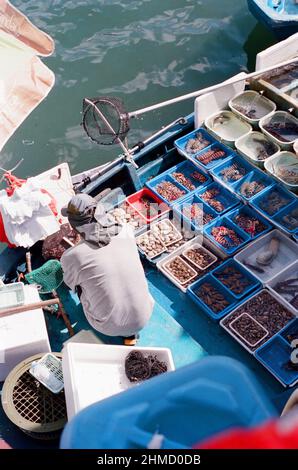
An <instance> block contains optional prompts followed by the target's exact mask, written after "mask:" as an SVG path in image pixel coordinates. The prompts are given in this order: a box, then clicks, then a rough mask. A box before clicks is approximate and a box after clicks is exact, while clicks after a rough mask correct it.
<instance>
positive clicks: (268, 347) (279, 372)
mask: <svg viewBox="0 0 298 470" xmlns="http://www.w3.org/2000/svg"><path fill="white" fill-rule="evenodd" d="M292 352H293V349H292V348H291V347H290V345H289V343H288V342H287V341H286V340H285V339H284V338H283V337H282V336H280V335H279V334H278V335H275V336H273V338H271V339H270V340H269V341H267V342H266V343H265V344H264V345H263V346H261V347H260V348H259V349H257V350H256V352H255V357H256V358H257V359H258V361H260V362H261V363H262V364H263V365H264V366H265V367H266V369H268V370H269V371H270V372H271V373H272V374H273V375H274V376H275V377H276V378H277V379H278V380H279V381H280V382H281V383H282V384H283V385H284V386H286V387H287V386H290V385H294V383H295V382H296V381H297V380H298V370H290V369H288V368H287V367H288V366H287V364H289V361H290V358H291V354H292Z"/></svg>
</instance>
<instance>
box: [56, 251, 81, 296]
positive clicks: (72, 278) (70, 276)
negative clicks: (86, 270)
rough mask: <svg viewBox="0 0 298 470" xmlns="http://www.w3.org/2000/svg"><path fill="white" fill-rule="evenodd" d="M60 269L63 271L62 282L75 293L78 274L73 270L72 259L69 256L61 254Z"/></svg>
mask: <svg viewBox="0 0 298 470" xmlns="http://www.w3.org/2000/svg"><path fill="white" fill-rule="evenodd" d="M60 262H61V267H62V270H63V280H64V282H65V284H66V285H67V286H68V287H69V288H70V289H71V290H72V291H73V292H75V289H76V285H77V281H78V279H77V278H78V272H77V269H76V268H75V263H74V257H73V256H69V254H67V253H65V254H63V256H62V258H61V260H60Z"/></svg>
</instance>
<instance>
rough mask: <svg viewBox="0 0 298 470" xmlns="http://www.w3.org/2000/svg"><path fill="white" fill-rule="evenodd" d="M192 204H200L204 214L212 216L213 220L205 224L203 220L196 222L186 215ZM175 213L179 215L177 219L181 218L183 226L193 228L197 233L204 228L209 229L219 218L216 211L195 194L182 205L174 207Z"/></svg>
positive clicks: (181, 203)
mask: <svg viewBox="0 0 298 470" xmlns="http://www.w3.org/2000/svg"><path fill="white" fill-rule="evenodd" d="M192 204H200V207H201V208H202V210H203V212H204V214H208V215H210V216H211V217H212V220H210V222H206V223H205V224H204V223H203V220H202V219H199V220H196V219H193V218H191V217H189V216H188V215H186V211H190V210H191V205H192ZM173 211H174V213H175V214H176V215H177V217H180V218H181V219H182V222H183V226H185V225H186V226H188V227H192V228H193V229H194V230H196V231H200V230H202V228H203V227H207V226H208V225H209V224H210V223H211V222H213V221H214V220H215V219H216V218H217V217H219V215H218V213H217V212H216V211H214V210H213V209H212V208H211V207H210V206H208V205H207V204H205V203H204V202H203V201H202V200H201V199H200V198H199V197H198V196H197V195H195V194H193V195H192V196H190V197H187V198H186V199H184V200H183V201H182V202H180V204H177V205H175V206H173Z"/></svg>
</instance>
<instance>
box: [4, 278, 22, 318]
mask: <svg viewBox="0 0 298 470" xmlns="http://www.w3.org/2000/svg"><path fill="white" fill-rule="evenodd" d="M24 302H25V294H24V284H23V283H22V282H15V283H13V284H4V283H3V285H0V312H1V310H3V309H5V308H9V307H17V306H18V305H23V304H24Z"/></svg>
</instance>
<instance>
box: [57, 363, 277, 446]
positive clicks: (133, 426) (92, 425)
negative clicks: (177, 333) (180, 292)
mask: <svg viewBox="0 0 298 470" xmlns="http://www.w3.org/2000/svg"><path fill="white" fill-rule="evenodd" d="M152 398H153V399H152ZM276 414H277V412H276V409H275V408H274V407H273V406H272V404H271V403H270V401H269V400H268V397H267V396H266V393H265V392H264V390H262V388H260V386H259V384H258V383H257V382H256V380H255V378H254V377H253V375H252V374H251V373H250V372H249V371H248V369H246V367H244V366H243V365H242V364H241V363H240V362H238V361H236V360H234V359H231V358H229V357H223V356H221V357H219V356H214V357H208V358H205V359H203V360H202V361H200V362H197V363H195V364H192V365H189V366H187V367H184V368H182V369H179V370H177V371H176V372H171V373H168V374H164V375H161V376H159V377H156V378H154V379H152V380H150V381H148V382H147V383H143V384H141V385H139V386H138V387H133V388H131V389H130V390H127V391H126V392H124V393H122V394H121V395H116V396H113V397H111V398H108V399H106V400H103V401H101V402H99V403H96V404H94V405H91V406H89V407H87V408H85V409H84V410H82V411H81V412H80V413H78V414H77V415H76V416H75V417H74V418H73V419H72V420H71V421H70V422H69V424H68V425H67V426H66V428H65V430H64V432H63V436H62V440H61V447H62V448H64V449H140V448H147V447H148V444H149V443H150V441H152V439H153V436H154V435H155V433H156V432H158V433H159V434H160V435H162V436H164V439H163V440H162V446H161V448H163V449H179V448H187V447H191V446H193V445H194V444H196V443H198V442H202V441H204V440H205V439H208V437H210V436H213V435H215V434H217V433H220V432H223V431H225V430H227V429H232V428H235V427H252V426H257V425H259V424H261V423H263V422H264V421H266V420H268V419H270V418H272V417H274V416H276Z"/></svg>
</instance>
